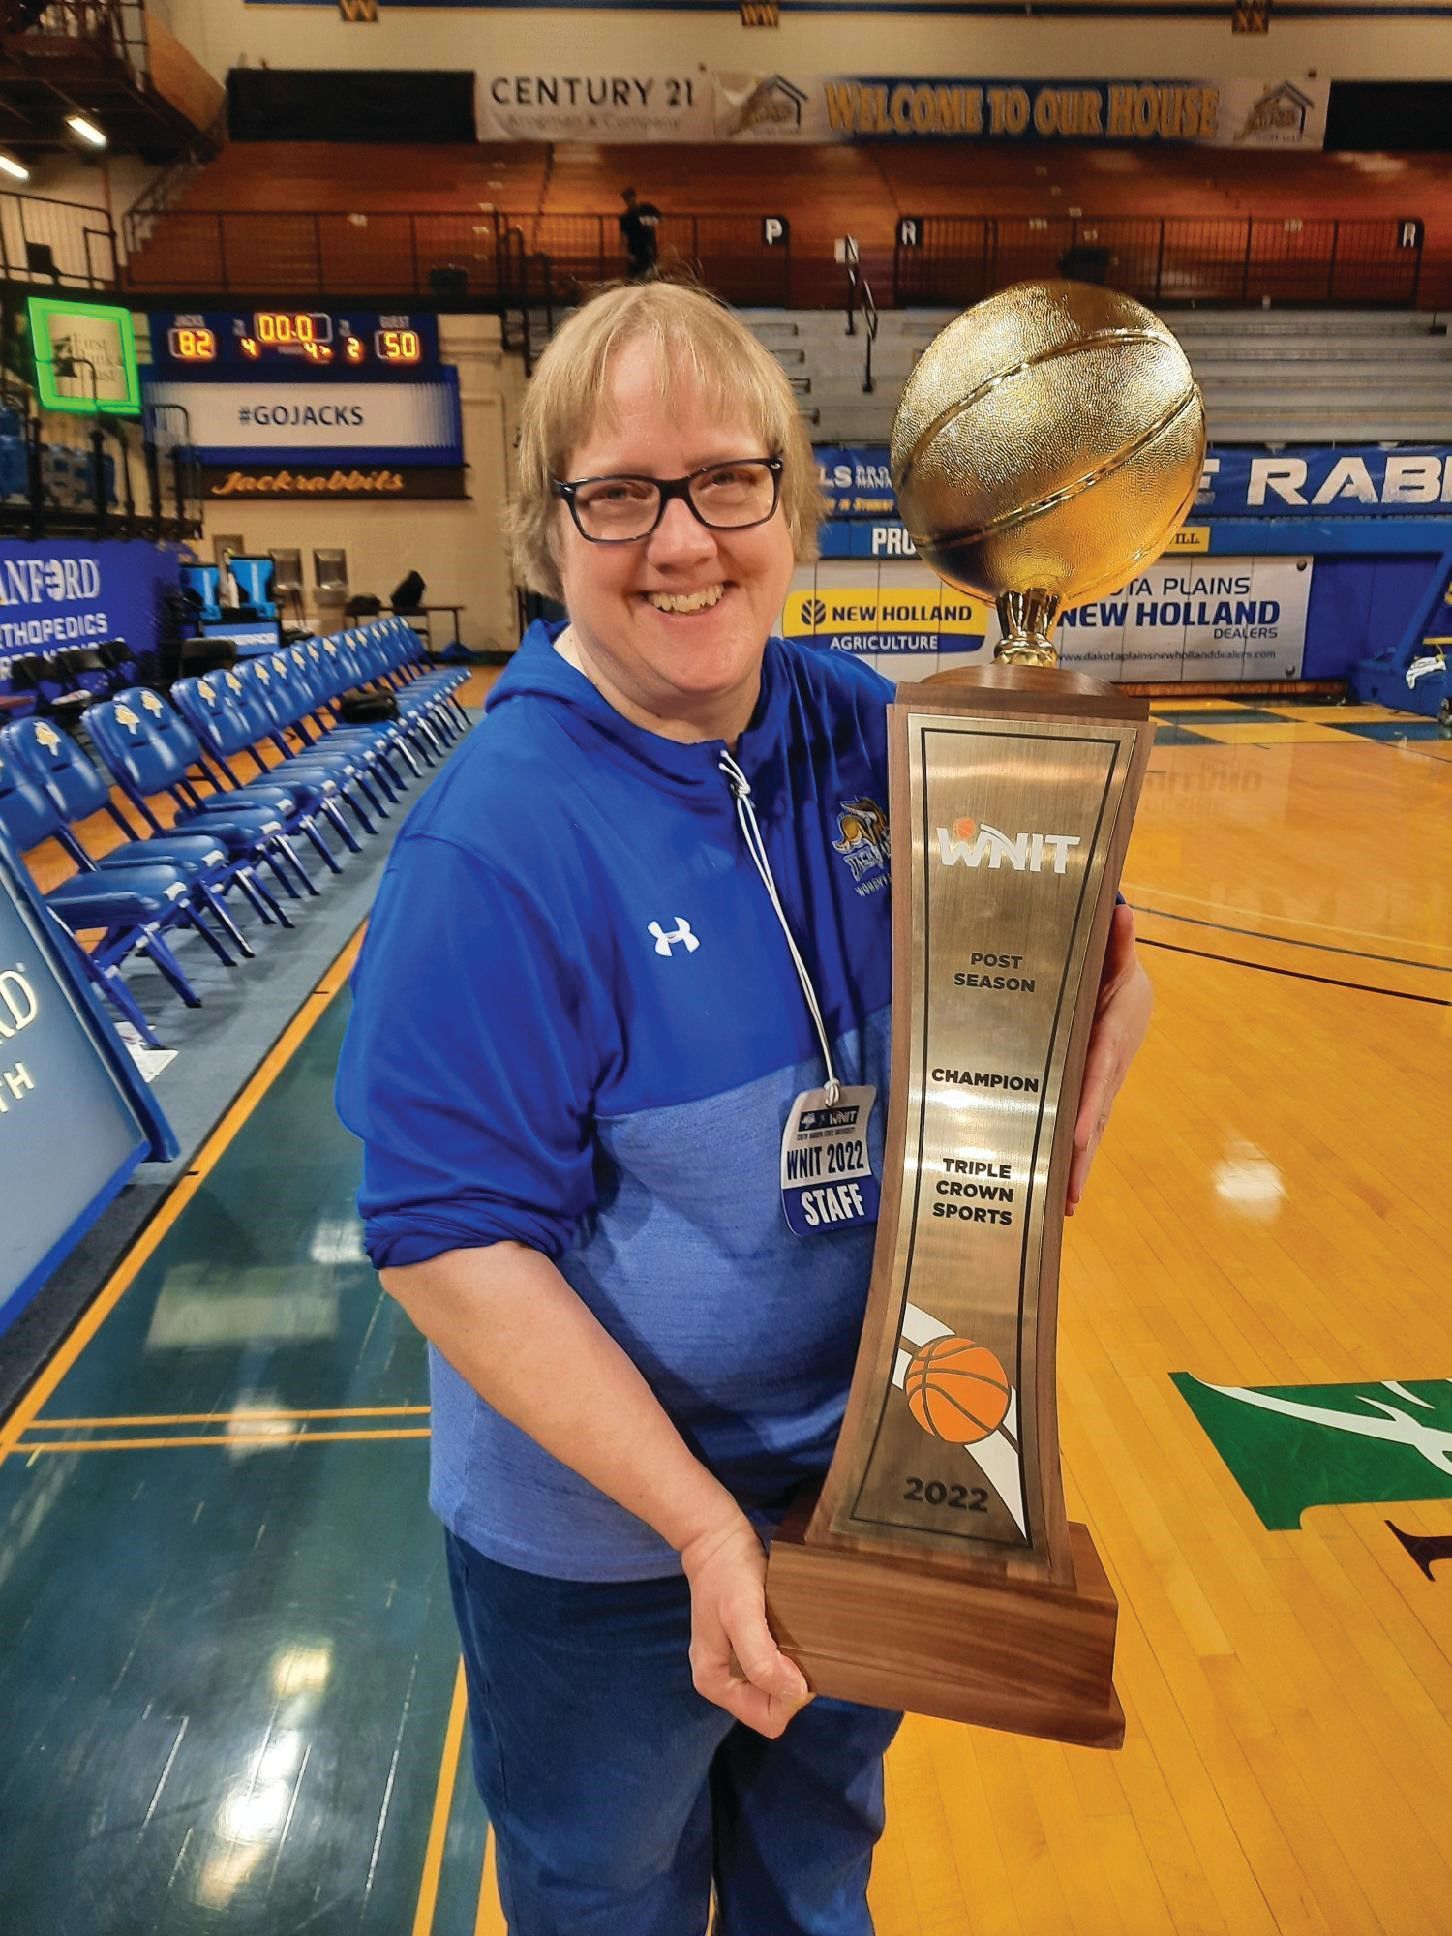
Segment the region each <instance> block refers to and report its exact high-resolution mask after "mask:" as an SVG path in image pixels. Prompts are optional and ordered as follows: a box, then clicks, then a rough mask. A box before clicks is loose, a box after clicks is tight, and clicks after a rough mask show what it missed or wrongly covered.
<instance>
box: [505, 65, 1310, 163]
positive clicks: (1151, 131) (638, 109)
mask: <svg viewBox="0 0 1452 1936" xmlns="http://www.w3.org/2000/svg"><path fill="white" fill-rule="evenodd" d="M1330 93H1331V83H1330V81H1329V80H1323V79H1319V78H1314V79H1313V78H1311V77H1309V76H1304V75H1303V76H1299V77H1296V78H1294V79H1287V78H1274V79H1266V80H1244V79H1235V80H1218V81H1205V80H1152V79H1145V80H1134V79H1129V80H1112V81H1110V80H1102V81H1093V80H1012V79H1008V80H1002V79H995V78H981V79H980V78H964V77H960V76H957V75H935V74H924V75H845V74H841V75H822V74H815V75H814V74H801V73H767V74H762V73H725V72H718V73H706V72H704V71H703V70H699V69H693V68H692V67H691V66H690V65H689V64H684V63H683V64H682V66H681V67H680V68H679V69H677V70H675V71H665V70H662V71H659V72H655V73H648V74H647V73H636V72H632V71H629V70H622V69H609V68H599V69H595V68H589V67H585V66H580V67H575V68H567V67H549V68H538V67H537V68H531V69H515V70H514V71H504V70H496V71H493V72H489V71H486V72H484V73H481V74H480V76H479V86H478V106H477V122H478V129H479V136H480V139H481V140H484V141H500V140H506V141H507V140H516V141H560V140H566V141H568V140H588V141H811V142H828V141H863V140H871V141H881V140H906V141H923V140H957V141H964V140H967V141H995V142H1014V141H1055V140H1069V141H1074V142H1081V143H1082V142H1095V141H1103V142H1110V141H1112V142H1144V143H1154V142H1159V141H1179V142H1195V143H1202V144H1206V145H1209V146H1212V147H1218V148H1319V147H1320V146H1321V144H1322V141H1323V140H1324V138H1325V132H1326V106H1327V102H1328V100H1329V99H1330Z"/></svg>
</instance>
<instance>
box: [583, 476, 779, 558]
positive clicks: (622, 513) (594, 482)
mask: <svg viewBox="0 0 1452 1936" xmlns="http://www.w3.org/2000/svg"><path fill="white" fill-rule="evenodd" d="M781 473H782V459H781V458H780V457H737V458H733V459H731V460H730V462H728V463H724V464H703V465H702V467H701V468H700V470H698V471H691V472H690V473H689V474H688V475H687V476H685V477H635V476H627V475H622V476H610V477H577V478H575V479H573V480H572V481H571V482H569V483H566V481H565V480H564V479H563V478H561V477H552V478H551V479H550V483H551V485H552V486H553V489H554V493H555V496H556V497H562V498H563V499H564V500H565V502H566V504H568V505H569V507H570V516H571V517H572V518H573V519H574V520H575V529H576V530H577V531H578V532H579V534H580V536H581V537H582V538H587V539H588V540H589V541H590V543H591V544H638V543H639V541H640V540H641V539H642V538H648V537H649V536H650V534H651V532H652V531H654V530H655V528H656V526H657V525H658V524H659V523H660V521H661V519H662V518H663V517H664V516H665V508H666V506H667V505H668V504H669V503H670V501H671V499H672V498H673V497H678V498H682V499H683V500H684V501H685V503H686V504H687V505H688V506H689V507H690V510H691V513H692V515H693V516H694V517H695V518H696V520H697V521H698V522H699V523H701V524H704V525H705V526H706V528H707V530H708V531H746V530H749V529H750V527H751V526H752V525H753V524H765V523H766V521H767V519H768V518H769V517H771V516H772V515H773V513H774V512H775V510H776V507H777V500H778V499H779V498H780V496H781Z"/></svg>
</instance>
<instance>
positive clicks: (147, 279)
mask: <svg viewBox="0 0 1452 1936" xmlns="http://www.w3.org/2000/svg"><path fill="white" fill-rule="evenodd" d="M133 217H135V218H136V220H135V221H133ZM511 228H513V229H518V230H519V232H520V235H521V237H522V240H523V249H524V254H525V256H526V258H528V259H534V258H538V257H541V256H547V257H548V258H549V260H550V262H551V264H552V265H553V286H554V293H555V295H556V296H557V297H558V298H560V299H561V300H563V301H567V302H568V301H573V300H575V299H576V298H577V297H578V295H579V294H580V292H581V291H582V290H585V289H587V288H589V287H591V286H592V285H594V284H596V283H601V282H609V281H611V280H612V279H614V278H616V277H618V276H620V275H622V274H623V273H624V271H625V267H626V262H625V253H624V248H623V245H622V242H621V238H620V232H619V228H618V225H617V223H616V221H615V218H614V217H613V216H606V215H568V214H566V215H503V214H498V213H483V212H472V211H469V210H462V209H450V210H447V211H441V212H439V213H437V214H432V213H419V214H410V213H401V212H399V211H396V210H374V209H360V210H354V211H353V212H351V213H349V214H346V215H345V214H323V213H319V214H311V213H292V212H288V211H283V210H259V209H166V208H157V207H154V206H153V207H148V208H145V209H142V208H140V207H138V209H137V210H133V211H132V215H131V216H128V217H127V218H126V222H125V224H124V226H123V235H124V238H125V243H126V253H127V271H126V279H127V284H128V287H130V288H131V289H133V290H135V291H137V292H138V293H142V292H147V291H154V292H158V293H166V294H177V295H180V294H183V293H187V292H196V293H206V292H213V293H217V294H225V293H229V292H231V291H234V290H235V291H238V292H244V291H256V292H261V293H264V294H270V295H289V294H296V295H329V294H333V295H344V294H347V295H362V294H368V295H418V296H428V295H430V294H432V293H434V284H433V282H432V280H431V278H432V277H433V275H434V274H435V272H436V271H448V270H453V271H455V272H462V274H463V275H464V277H465V278H466V286H465V287H464V288H463V289H462V290H460V289H459V288H458V285H457V275H456V278H455V280H454V285H453V293H456V294H459V295H461V296H467V297H468V298H470V299H473V300H476V301H479V300H482V301H485V302H492V301H496V300H498V299H499V297H500V294H501V291H500V248H499V243H500V238H501V237H502V236H503V234H504V233H505V231H506V230H508V229H511ZM657 234H658V237H659V239H660V263H659V266H660V268H661V269H662V270H664V271H667V272H669V271H670V270H671V269H672V268H684V269H686V270H687V271H689V272H690V273H691V274H693V275H694V276H696V277H697V278H698V279H699V280H701V281H702V282H704V283H705V284H706V285H707V286H708V287H709V288H711V289H714V290H715V291H716V292H717V293H718V294H719V295H722V296H724V297H726V298H727V299H728V300H729V301H732V302H744V303H763V304H784V303H786V302H788V301H789V300H790V296H791V245H790V242H789V241H788V240H786V239H783V240H782V241H781V242H778V243H775V244H770V245H769V244H767V243H766V242H765V241H764V240H763V237H762V223H761V218H760V217H759V216H751V215H681V216H666V217H665V218H664V220H663V221H662V222H661V224H660V227H659V229H658V230H657ZM511 246H513V245H511Z"/></svg>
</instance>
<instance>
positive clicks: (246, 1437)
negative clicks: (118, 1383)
mask: <svg viewBox="0 0 1452 1936" xmlns="http://www.w3.org/2000/svg"><path fill="white" fill-rule="evenodd" d="M431 1436H432V1433H431V1432H430V1429H429V1427H428V1426H427V1425H416V1426H405V1427H400V1428H397V1429H395V1430H393V1431H388V1432H205V1433H202V1434H199V1435H197V1436H191V1435H188V1436H187V1437H185V1438H183V1437H181V1436H179V1435H178V1436H177V1437H175V1438H165V1439H22V1440H21V1442H20V1443H19V1444H18V1445H14V1446H12V1447H11V1448H10V1449H11V1451H12V1452H16V1453H19V1452H156V1451H159V1450H160V1449H161V1448H162V1447H163V1446H174V1445H271V1446H274V1447H275V1448H276V1449H277V1450H278V1451H281V1450H282V1449H283V1447H284V1446H291V1445H325V1444H327V1445H333V1444H336V1443H337V1442H338V1441H339V1440H340V1439H349V1440H353V1441H355V1442H356V1441H357V1440H359V1439H426V1438H430V1437H431Z"/></svg>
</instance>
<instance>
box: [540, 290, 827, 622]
mask: <svg viewBox="0 0 1452 1936" xmlns="http://www.w3.org/2000/svg"><path fill="white" fill-rule="evenodd" d="M642 339H644V340H645V341H647V342H649V343H651V344H652V345H653V346H654V348H655V350H656V355H657V359H658V364H659V373H660V390H661V396H662V398H663V399H664V400H665V401H666V402H669V400H670V398H671V396H672V394H673V392H674V389H675V386H676V385H677V384H678V383H681V382H687V383H690V384H692V385H693V386H694V387H695V388H697V389H698V390H699V391H700V392H701V393H702V395H703V397H704V399H705V402H706V404H707V407H708V408H710V409H712V410H715V411H718V412H719V413H720V414H721V415H722V416H723V417H724V416H727V415H729V416H732V417H744V418H745V420H746V421H747V422H748V423H749V424H750V425H751V426H752V428H753V430H755V431H756V432H757V434H758V435H759V436H760V439H761V444H762V449H761V453H760V454H761V455H762V456H771V455H775V454H777V453H778V452H779V453H780V454H781V456H782V457H783V458H784V459H785V460H786V461H785V465H784V467H783V470H782V483H781V510H782V513H783V515H784V516H785V518H786V521H787V528H788V530H789V531H790V533H791V540H792V548H793V550H794V551H795V553H796V556H797V560H798V562H799V563H806V562H807V561H809V560H810V559H813V558H815V557H816V555H817V527H818V525H819V524H820V523H821V522H822V519H823V518H824V517H825V516H826V512H827V506H826V501H825V499H824V498H823V496H822V490H821V486H820V484H819V483H818V481H817V463H816V459H815V457H814V456H813V454H812V445H811V440H810V438H809V437H808V435H807V428H806V425H805V423H804V422H803V419H802V415H801V412H800V411H799V410H798V408H797V400H796V398H795V396H794V395H793V394H792V387H791V384H790V383H789V382H788V381H787V378H786V373H785V372H784V371H783V369H782V367H781V365H780V364H779V363H778V362H777V360H776V358H775V357H774V356H773V355H772V354H771V352H770V351H769V350H767V349H764V348H763V347H762V345H761V343H760V342H758V340H757V338H756V337H755V336H753V335H752V333H751V331H750V330H749V329H748V328H747V327H746V325H745V323H743V322H742V321H741V319H740V318H739V317H738V316H736V315H735V314H734V313H733V312H732V311H731V310H730V309H728V308H727V307H726V305H725V304H724V303H721V302H718V301H717V300H716V299H715V297H713V296H709V295H707V294H706V292H705V291H704V290H702V289H692V288H688V287H686V286H684V285H682V284H679V283H670V282H643V283H631V284H628V285H626V286H624V287H620V288H614V289H606V290H603V291H602V292H601V293H600V294H599V295H597V296H593V297H592V298H591V299H590V301H589V302H587V303H585V304H583V305H582V306H581V307H580V308H579V309H577V310H576V311H575V312H574V314H573V315H571V316H570V317H568V318H567V319H566V321H565V322H564V323H563V324H562V325H561V326H560V328H559V330H558V331H557V332H556V334H555V336H554V337H553V338H552V339H551V341H550V344H549V346H548V348H547V349H546V350H545V352H544V354H543V356H541V358H540V360H539V364H538V366H537V368H536V370H535V373H534V377H533V380H532V381H531V383H530V386H529V389H528V390H527V391H526V393H525V400H524V410H523V413H522V416H521V419H520V430H519V452H518V472H517V479H516V485H515V492H514V496H513V498H512V499H511V501H510V505H509V509H508V511H507V513H506V517H505V529H506V535H507V537H508V540H509V546H510V551H511V554H512V557H513V562H514V569H515V573H516V575H517V577H518V578H519V579H520V580H521V581H522V582H523V583H524V584H526V585H528V586H530V587H531V588H532V589H533V590H535V591H538V592H543V593H544V594H545V596H546V597H548V598H556V599H557V598H559V597H560V596H561V585H560V570H559V562H558V559H557V557H556V555H555V534H556V532H557V530H558V528H559V525H558V517H559V499H558V498H556V497H555V495H554V492H553V490H552V488H551V479H552V478H555V477H561V476H563V475H564V466H565V464H566V462H567V461H568V458H569V454H570V452H571V450H572V449H578V448H579V446H580V445H581V444H582V443H583V442H584V441H585V439H586V438H588V437H589V436H590V435H591V434H592V432H593V431H594V430H595V428H596V427H597V426H599V425H602V424H603V425H604V426H605V427H607V428H610V429H613V428H615V421H614V416H613V412H612V409H611V404H610V391H609V386H608V379H609V373H610V364H611V359H612V358H613V357H614V356H615V354H616V353H617V351H619V350H621V349H623V348H624V347H625V345H626V344H627V343H633V342H637V341H639V340H642ZM742 454H743V455H745V453H742Z"/></svg>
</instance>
